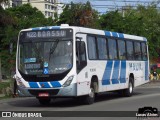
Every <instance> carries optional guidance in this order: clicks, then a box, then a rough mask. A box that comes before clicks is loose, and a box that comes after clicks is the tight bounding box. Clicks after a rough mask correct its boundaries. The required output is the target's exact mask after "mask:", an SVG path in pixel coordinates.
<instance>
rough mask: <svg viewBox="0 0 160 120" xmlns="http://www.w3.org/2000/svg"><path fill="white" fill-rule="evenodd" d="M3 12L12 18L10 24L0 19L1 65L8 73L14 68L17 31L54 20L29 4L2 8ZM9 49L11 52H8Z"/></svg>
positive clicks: (48, 24)
mask: <svg viewBox="0 0 160 120" xmlns="http://www.w3.org/2000/svg"><path fill="white" fill-rule="evenodd" d="M3 13H7V15H8V16H10V17H11V18H12V19H10V20H12V24H8V23H9V22H6V20H2V19H0V21H3V22H2V26H3V29H0V30H1V31H2V32H0V33H3V34H1V36H0V37H1V38H0V40H1V47H0V55H1V56H0V57H1V61H2V67H3V68H4V69H5V72H8V74H9V75H10V73H11V71H13V69H14V68H15V53H16V45H17V38H18V33H19V31H20V30H21V29H26V28H32V27H40V26H50V25H54V22H53V20H52V18H45V16H44V15H43V14H42V13H41V12H40V11H39V10H38V9H37V8H33V7H31V5H30V4H24V5H22V6H18V7H14V8H9V9H7V10H3ZM1 15H2V13H1V14H0V16H1ZM5 19H6V18H5ZM11 50H12V53H11V52H10V51H11ZM6 63H7V64H6Z"/></svg>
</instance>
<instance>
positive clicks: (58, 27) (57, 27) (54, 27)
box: [51, 26, 60, 30]
mask: <svg viewBox="0 0 160 120" xmlns="http://www.w3.org/2000/svg"><path fill="white" fill-rule="evenodd" d="M51 29H56V30H58V29H60V26H52V28H51Z"/></svg>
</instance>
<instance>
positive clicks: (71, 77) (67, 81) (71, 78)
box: [63, 76, 74, 87]
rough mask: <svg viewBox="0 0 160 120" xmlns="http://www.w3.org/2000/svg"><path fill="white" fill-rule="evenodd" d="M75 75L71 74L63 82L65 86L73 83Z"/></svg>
mask: <svg viewBox="0 0 160 120" xmlns="http://www.w3.org/2000/svg"><path fill="white" fill-rule="evenodd" d="M73 78H74V76H70V77H69V78H68V79H67V80H66V82H65V83H64V84H63V87H67V86H69V85H70V84H71V82H72V80H73Z"/></svg>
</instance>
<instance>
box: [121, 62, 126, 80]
mask: <svg viewBox="0 0 160 120" xmlns="http://www.w3.org/2000/svg"><path fill="white" fill-rule="evenodd" d="M120 83H126V61H121V72H120Z"/></svg>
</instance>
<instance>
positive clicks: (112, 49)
mask: <svg viewBox="0 0 160 120" xmlns="http://www.w3.org/2000/svg"><path fill="white" fill-rule="evenodd" d="M108 48H109V59H117V58H118V56H117V45H116V40H114V39H108Z"/></svg>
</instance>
